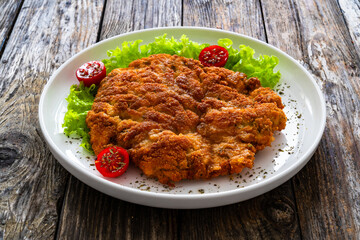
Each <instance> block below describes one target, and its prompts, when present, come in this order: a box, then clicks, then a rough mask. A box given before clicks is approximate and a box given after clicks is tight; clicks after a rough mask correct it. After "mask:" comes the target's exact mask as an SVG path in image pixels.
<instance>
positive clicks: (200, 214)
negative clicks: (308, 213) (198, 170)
mask: <svg viewBox="0 0 360 240" xmlns="http://www.w3.org/2000/svg"><path fill="white" fill-rule="evenodd" d="M261 10H262V9H261V4H260V2H259V1H185V2H184V16H183V19H184V20H183V22H184V25H195V26H205V27H217V28H221V29H224V30H231V31H234V32H238V33H242V34H246V35H249V36H251V37H254V38H257V39H260V40H262V41H266V34H265V27H264V24H263V20H262V12H261ZM181 218H182V219H184V221H183V223H182V225H181V229H190V231H181V230H180V232H181V234H182V235H181V238H182V239H211V238H212V237H215V239H286V238H290V239H299V238H300V237H301V236H300V232H299V227H298V224H299V223H298V219H297V216H296V206H295V200H294V198H293V192H292V187H291V183H290V182H287V183H285V184H283V185H282V186H280V187H278V188H277V189H275V190H273V191H271V192H269V193H266V194H264V195H262V196H259V197H257V198H254V199H252V200H249V201H246V202H242V203H238V204H233V205H230V206H225V207H221V208H213V209H207V210H197V211H188V210H186V211H183V212H181ZM199 222H202V225H204V227H205V228H206V230H203V229H202V231H199V230H197V229H196V227H197V226H198V225H197V223H199Z"/></svg>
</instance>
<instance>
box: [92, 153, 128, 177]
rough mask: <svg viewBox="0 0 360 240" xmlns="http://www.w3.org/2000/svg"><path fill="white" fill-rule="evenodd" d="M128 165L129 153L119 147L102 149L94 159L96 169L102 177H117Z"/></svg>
mask: <svg viewBox="0 0 360 240" xmlns="http://www.w3.org/2000/svg"><path fill="white" fill-rule="evenodd" d="M128 166H129V154H128V153H127V151H126V150H125V149H123V148H121V147H116V146H114V147H108V148H105V149H104V150H102V151H101V152H100V153H99V155H98V156H97V158H96V160H95V167H96V169H97V170H98V171H99V172H100V173H101V174H102V175H103V176H104V177H111V178H114V177H119V176H121V175H122V174H123V173H124V172H125V171H126V170H127V168H128Z"/></svg>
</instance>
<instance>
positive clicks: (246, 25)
mask: <svg viewBox="0 0 360 240" xmlns="http://www.w3.org/2000/svg"><path fill="white" fill-rule="evenodd" d="M273 2H277V3H273ZM0 9H1V10H0V58H1V60H0V106H1V107H0V169H1V172H0V175H1V177H0V199H1V200H0V203H1V204H0V239H53V238H55V239H112V238H115V237H116V238H126V239H360V120H359V119H360V77H359V76H360V4H359V1H356V0H338V1H335V0H327V1H322V0H306V1H305V0H288V1H285V0H279V1H270V0H249V1H240V0H238V1H236V0H233V1H232V0H218V1H210V0H196V1H195V0H194V1H191V0H150V1H143V0H142V1H141V0H133V1H125V0H114V1H110V0H108V1H106V0H94V1H90V0H82V1H78V0H77V1H76V0H74V1H70V0H68V1H60V0H59V1H54V0H44V1H40V0H0ZM162 26H205V27H212V28H220V29H226V30H231V31H234V32H237V33H242V34H245V35H249V36H251V37H254V38H257V39H260V40H263V41H266V42H268V43H270V44H272V45H274V46H276V47H278V48H280V49H282V50H283V51H285V52H286V53H288V54H290V55H291V56H292V57H294V58H295V59H297V60H298V61H299V62H300V63H301V64H302V65H303V66H304V67H305V68H306V69H307V70H308V71H309V72H310V73H311V74H312V75H313V77H314V78H315V79H316V82H317V83H318V85H319V86H320V87H321V89H322V92H323V93H324V95H325V99H326V108H327V124H326V129H325V132H324V135H323V138H322V140H321V142H320V145H319V148H318V149H317V151H316V152H315V155H314V156H313V157H312V159H311V160H310V162H309V163H308V164H307V165H306V166H305V167H304V168H303V169H302V170H301V171H300V172H299V173H298V174H297V175H296V176H295V177H293V178H292V179H291V180H289V181H288V182H286V183H285V184H283V185H281V186H280V187H278V188H276V189H274V190H273V191H271V192H268V193H266V194H264V195H261V196H259V197H257V198H254V199H251V200H248V201H245V202H241V203H237V204H233V205H229V206H224V207H217V208H211V209H201V210H169V209H159V208H151V207H145V206H140V205H136V204H132V203H128V202H124V201H121V200H118V199H115V198H112V197H109V196H107V195H104V194H102V193H100V192H98V191H96V190H94V189H92V188H90V187H88V186H87V185H85V184H83V183H82V182H80V181H78V180H77V179H76V178H75V177H73V176H71V175H70V174H69V173H68V172H67V171H66V170H65V169H64V168H63V167H62V166H61V165H60V164H59V163H58V162H57V161H56V160H55V158H54V157H53V156H52V155H51V153H50V151H49V149H48V147H47V145H46V143H45V141H44V139H43V138H42V136H41V133H40V127H39V122H38V103H39V98H40V94H41V91H42V89H43V87H44V85H45V84H46V82H47V81H48V80H49V77H50V76H51V74H52V73H53V72H54V71H55V70H56V69H57V68H58V67H59V66H60V65H61V64H62V63H64V62H65V61H66V60H67V59H68V58H70V57H71V56H73V55H74V54H76V53H77V52H79V51H80V50H82V49H84V48H86V47H88V46H90V45H92V44H94V43H95V42H97V41H100V40H102V39H106V38H109V37H112V36H114V35H117V34H121V33H125V32H130V31H134V30H139V29H143V28H153V27H162Z"/></svg>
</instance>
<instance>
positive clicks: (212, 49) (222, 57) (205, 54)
mask: <svg viewBox="0 0 360 240" xmlns="http://www.w3.org/2000/svg"><path fill="white" fill-rule="evenodd" d="M228 57H229V52H228V51H227V50H226V48H223V47H220V46H218V45H212V46H209V47H206V48H204V49H203V50H202V51H201V52H200V55H199V60H200V62H201V63H202V64H203V65H204V66H205V67H211V66H215V67H223V66H225V64H226V62H227V60H228Z"/></svg>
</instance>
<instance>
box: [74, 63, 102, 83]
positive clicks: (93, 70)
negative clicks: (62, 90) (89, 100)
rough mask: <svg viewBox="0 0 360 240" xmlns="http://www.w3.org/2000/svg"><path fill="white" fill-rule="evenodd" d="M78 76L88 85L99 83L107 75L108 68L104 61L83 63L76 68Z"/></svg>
mask: <svg viewBox="0 0 360 240" xmlns="http://www.w3.org/2000/svg"><path fill="white" fill-rule="evenodd" d="M76 77H77V79H78V80H79V81H80V82H83V83H84V85H85V86H86V87H90V86H91V85H92V84H96V85H98V84H99V83H100V82H101V80H102V79H103V78H105V77H106V68H105V65H104V63H103V62H100V61H91V62H87V63H85V64H83V65H82V66H81V67H79V68H78V69H77V70H76Z"/></svg>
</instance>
